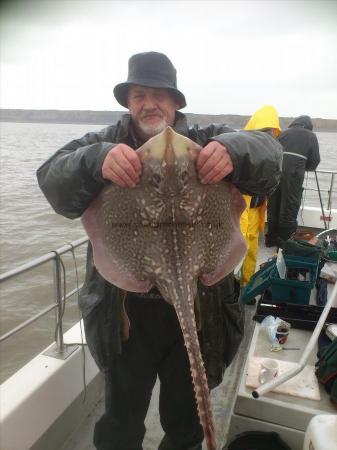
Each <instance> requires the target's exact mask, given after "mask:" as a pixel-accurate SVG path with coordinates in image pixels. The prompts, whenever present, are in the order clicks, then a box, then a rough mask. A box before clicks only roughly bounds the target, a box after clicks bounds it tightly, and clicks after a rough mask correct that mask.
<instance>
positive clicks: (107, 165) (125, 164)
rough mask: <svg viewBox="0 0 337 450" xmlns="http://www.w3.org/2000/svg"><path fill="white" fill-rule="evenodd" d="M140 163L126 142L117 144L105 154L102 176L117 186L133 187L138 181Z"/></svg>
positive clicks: (140, 169)
mask: <svg viewBox="0 0 337 450" xmlns="http://www.w3.org/2000/svg"><path fill="white" fill-rule="evenodd" d="M141 171H142V164H141V162H140V159H139V156H138V155H137V153H136V152H135V151H134V150H133V149H132V148H131V147H129V146H128V145H126V144H118V145H116V147H113V148H112V149H111V150H110V151H109V153H108V154H107V155H106V157H105V160H104V162H103V165H102V176H103V178H105V179H106V180H110V181H112V182H113V183H116V184H118V186H122V187H125V186H128V187H135V186H136V184H137V183H138V182H139V177H140V174H141Z"/></svg>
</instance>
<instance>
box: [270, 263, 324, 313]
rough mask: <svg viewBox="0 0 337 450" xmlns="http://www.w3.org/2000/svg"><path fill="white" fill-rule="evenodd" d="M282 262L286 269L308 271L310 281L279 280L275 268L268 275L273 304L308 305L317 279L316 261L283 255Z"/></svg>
mask: <svg viewBox="0 0 337 450" xmlns="http://www.w3.org/2000/svg"><path fill="white" fill-rule="evenodd" d="M284 260H285V263H286V266H287V268H301V269H309V270H310V281H300V280H287V279H285V280H284V279H281V278H280V277H279V274H278V271H277V268H276V266H275V268H274V269H273V270H272V272H271V274H270V285H271V294H272V301H273V302H275V303H281V302H287V303H299V304H301V305H308V304H309V302H310V296H311V290H312V289H313V288H314V287H315V284H316V279H317V271H318V261H317V259H313V258H306V257H303V256H288V255H285V256H284Z"/></svg>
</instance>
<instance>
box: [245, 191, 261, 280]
mask: <svg viewBox="0 0 337 450" xmlns="http://www.w3.org/2000/svg"><path fill="white" fill-rule="evenodd" d="M243 197H244V199H245V201H246V209H245V210H244V211H243V213H242V215H241V218H240V228H241V233H242V235H243V237H244V238H245V240H246V244H247V253H246V256H245V259H244V261H243V264H242V269H241V271H242V275H241V285H242V286H245V285H246V284H247V283H249V280H250V278H251V276H252V275H253V274H254V272H255V267H256V260H257V252H258V248H259V230H260V229H261V230H262V231H263V230H264V225H265V212H266V204H267V201H266V200H265V201H264V203H263V204H262V205H261V206H259V207H257V208H251V207H250V201H251V199H252V197H251V196H249V195H244V196H243Z"/></svg>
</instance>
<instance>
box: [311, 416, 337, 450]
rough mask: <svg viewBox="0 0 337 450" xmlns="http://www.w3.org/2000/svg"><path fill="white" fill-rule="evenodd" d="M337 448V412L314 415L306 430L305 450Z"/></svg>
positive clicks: (332, 449) (334, 449) (333, 449)
mask: <svg viewBox="0 0 337 450" xmlns="http://www.w3.org/2000/svg"><path fill="white" fill-rule="evenodd" d="M313 449H315V450H336V449H337V414H319V415H317V416H315V417H313V418H312V419H311V420H310V422H309V425H308V428H307V431H306V432H305V437H304V444H303V450H313Z"/></svg>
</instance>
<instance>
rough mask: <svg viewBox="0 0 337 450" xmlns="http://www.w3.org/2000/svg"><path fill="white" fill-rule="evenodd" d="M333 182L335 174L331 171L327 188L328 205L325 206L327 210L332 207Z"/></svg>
mask: <svg viewBox="0 0 337 450" xmlns="http://www.w3.org/2000/svg"><path fill="white" fill-rule="evenodd" d="M334 182H335V174H334V173H332V174H331V183H330V189H329V190H328V206H327V210H328V211H329V210H330V209H331V208H332V200H331V198H332V191H333V185H334Z"/></svg>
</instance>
